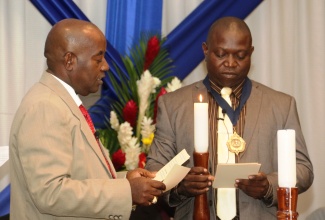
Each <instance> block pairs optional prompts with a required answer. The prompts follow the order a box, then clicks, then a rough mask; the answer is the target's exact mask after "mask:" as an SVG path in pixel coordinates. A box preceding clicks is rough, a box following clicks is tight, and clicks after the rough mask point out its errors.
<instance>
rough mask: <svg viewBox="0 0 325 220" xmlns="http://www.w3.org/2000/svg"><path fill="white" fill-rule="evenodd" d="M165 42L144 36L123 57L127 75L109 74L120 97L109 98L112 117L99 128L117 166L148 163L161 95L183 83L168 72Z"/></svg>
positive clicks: (131, 166) (168, 65)
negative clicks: (103, 126) (102, 127)
mask: <svg viewBox="0 0 325 220" xmlns="http://www.w3.org/2000/svg"><path fill="white" fill-rule="evenodd" d="M162 43H163V40H161V39H160V38H159V37H158V36H152V37H144V38H143V39H141V40H140V42H139V45H137V46H135V48H133V49H131V50H130V56H125V57H122V61H123V63H124V65H125V67H126V70H127V72H128V76H124V75H123V74H122V73H121V71H119V70H118V69H117V70H118V73H119V74H118V76H114V75H113V74H109V77H110V81H111V82H112V85H113V87H114V91H115V92H116V94H117V98H116V99H114V100H111V101H110V102H111V108H112V111H111V112H110V118H109V119H107V123H106V128H105V129H101V130H100V131H99V132H100V133H101V134H100V138H101V141H102V143H103V144H104V146H105V147H107V148H108V150H109V151H110V155H111V156H112V162H113V164H114V167H115V169H116V170H132V169H135V168H137V167H141V168H143V167H144V166H145V163H146V156H147V153H148V151H149V148H150V145H151V143H152V140H153V138H154V131H155V122H156V114H157V101H158V98H159V97H160V96H161V95H164V94H166V93H167V92H172V91H175V90H176V89H178V88H180V87H181V82H180V80H179V79H177V78H176V77H174V78H173V77H171V76H169V75H168V74H169V73H170V72H171V70H172V68H173V66H172V65H171V63H172V60H171V59H170V58H169V57H168V52H167V50H166V49H164V48H162V47H161V45H162Z"/></svg>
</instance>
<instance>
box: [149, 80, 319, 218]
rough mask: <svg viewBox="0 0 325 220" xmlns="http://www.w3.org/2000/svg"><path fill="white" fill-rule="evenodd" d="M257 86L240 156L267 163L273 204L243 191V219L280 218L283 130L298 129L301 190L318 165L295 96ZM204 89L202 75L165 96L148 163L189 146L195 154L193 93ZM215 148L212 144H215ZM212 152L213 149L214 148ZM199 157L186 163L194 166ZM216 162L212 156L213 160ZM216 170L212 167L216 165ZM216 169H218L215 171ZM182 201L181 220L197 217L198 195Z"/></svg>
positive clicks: (166, 158) (212, 214) (158, 164)
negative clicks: (279, 138)
mask: <svg viewBox="0 0 325 220" xmlns="http://www.w3.org/2000/svg"><path fill="white" fill-rule="evenodd" d="M252 84H253V85H252V91H251V95H250V97H249V99H248V100H247V103H246V116H245V127H244V132H243V133H244V134H243V138H244V140H245V141H246V150H245V152H243V153H241V154H240V162H241V163H246V162H258V163H261V170H260V171H261V172H264V173H266V174H267V178H268V180H269V181H270V182H271V183H272V185H273V201H272V204H270V205H266V204H265V203H264V202H263V201H262V200H257V199H254V198H252V197H249V196H247V195H246V194H245V193H243V192H242V191H239V212H240V219H241V220H246V219H247V220H252V219H256V220H259V219H263V220H267V219H276V211H277V195H276V193H277V187H278V174H277V170H278V167H277V165H278V163H277V130H279V129H294V130H295V131H296V148H297V150H296V157H297V187H298V189H299V193H302V192H304V191H306V190H307V189H308V188H309V187H310V185H311V184H312V182H313V177H314V176H313V168H312V164H311V161H310V159H309V156H308V152H307V148H306V143H305V140H304V137H303V134H302V131H301V128H300V123H299V118H298V113H297V108H296V103H295V99H294V98H293V97H291V96H289V95H286V94H284V93H281V92H277V91H275V90H273V89H270V88H268V87H266V86H264V85H262V84H260V83H257V82H254V81H252ZM202 89H203V90H204V89H205V87H204V85H203V83H202V81H200V82H197V83H194V84H192V85H189V86H186V87H184V88H181V89H179V90H176V91H175V92H172V93H168V94H166V95H164V96H161V97H160V98H159V105H158V106H159V107H158V118H157V125H156V133H155V138H154V141H153V144H152V146H151V150H150V153H149V156H148V161H147V165H146V168H147V169H149V170H159V169H160V168H161V167H162V166H163V165H164V164H166V163H167V162H169V161H170V160H171V159H172V158H173V157H174V156H175V155H176V154H177V153H178V152H180V151H181V150H182V149H184V148H185V149H186V150H187V152H188V153H189V155H193V151H194V147H193V146H194V129H193V125H194V123H193V117H194V116H193V115H194V113H193V99H192V93H193V92H194V93H195V94H197V91H198V90H200V91H202ZM209 149H210V150H211V147H210V146H209ZM210 156H211V152H210ZM193 165H194V163H193V157H191V158H190V160H189V161H187V162H186V163H185V166H188V167H193ZM209 167H211V159H210V161H209ZM210 171H211V169H210ZM212 174H213V175H214V173H212ZM166 197H167V200H168V202H170V205H177V208H176V213H175V220H178V219H184V220H185V219H191V218H192V215H193V213H192V212H193V204H194V199H193V198H189V199H186V200H185V201H183V202H182V203H181V204H177V203H172V201H170V200H169V194H167V195H166ZM208 197H209V198H208V199H209V204H210V219H215V216H216V214H215V205H214V202H215V199H214V196H213V189H211V190H210V191H209V193H208Z"/></svg>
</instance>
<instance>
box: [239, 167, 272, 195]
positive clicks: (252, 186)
mask: <svg viewBox="0 0 325 220" xmlns="http://www.w3.org/2000/svg"><path fill="white" fill-rule="evenodd" d="M235 187H237V188H239V189H241V190H242V191H243V192H244V193H246V194H247V195H248V196H251V197H253V198H255V199H262V198H263V196H265V194H266V193H267V190H268V188H269V181H268V180H267V178H266V175H265V173H258V174H257V175H250V176H249V177H248V179H237V180H236V183H235Z"/></svg>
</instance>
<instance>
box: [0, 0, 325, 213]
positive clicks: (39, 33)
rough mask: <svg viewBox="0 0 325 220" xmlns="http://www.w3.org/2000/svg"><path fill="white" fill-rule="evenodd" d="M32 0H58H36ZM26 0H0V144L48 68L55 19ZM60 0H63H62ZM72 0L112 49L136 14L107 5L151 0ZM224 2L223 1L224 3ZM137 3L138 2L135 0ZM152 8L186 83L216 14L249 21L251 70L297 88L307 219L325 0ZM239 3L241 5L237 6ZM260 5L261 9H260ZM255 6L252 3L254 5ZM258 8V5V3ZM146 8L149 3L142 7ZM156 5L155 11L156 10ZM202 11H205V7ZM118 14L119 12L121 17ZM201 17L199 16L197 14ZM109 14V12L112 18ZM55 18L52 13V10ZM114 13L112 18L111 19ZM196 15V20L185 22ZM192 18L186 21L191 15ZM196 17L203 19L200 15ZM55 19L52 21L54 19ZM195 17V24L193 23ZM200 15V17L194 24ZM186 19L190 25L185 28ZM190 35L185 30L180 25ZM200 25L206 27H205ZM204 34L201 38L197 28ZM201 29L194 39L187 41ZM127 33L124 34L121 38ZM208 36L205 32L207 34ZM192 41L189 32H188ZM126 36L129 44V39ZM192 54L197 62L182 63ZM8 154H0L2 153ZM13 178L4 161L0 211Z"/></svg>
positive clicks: (323, 192) (213, 0)
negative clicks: (306, 166) (47, 46)
mask: <svg viewBox="0 0 325 220" xmlns="http://www.w3.org/2000/svg"><path fill="white" fill-rule="evenodd" d="M32 2H34V4H35V2H41V3H42V2H56V1H54V0H53V1H41V0H38V1H37V0H35V1H33V0H32ZM32 2H31V1H26V0H1V1H0V51H1V52H0V97H1V98H0V146H8V144H9V140H8V137H9V130H10V126H11V122H12V120H13V116H14V113H15V111H16V109H17V107H18V105H19V103H20V101H21V99H22V97H23V96H24V94H25V93H26V92H27V90H28V89H29V88H30V87H31V86H32V85H33V84H34V83H35V82H37V81H38V80H39V77H40V76H41V74H42V72H43V70H44V69H45V68H46V63H45V59H44V57H43V47H44V41H45V38H46V35H47V33H48V31H49V30H50V28H51V26H52V25H51V20H50V22H49V21H48V20H47V19H46V18H45V17H44V16H43V15H42V14H41V13H40V12H39V10H38V9H37V8H36V7H35V6H34V5H33V4H32ZM58 2H63V1H58ZM67 2H72V3H75V4H76V6H77V7H78V8H80V9H81V11H82V12H83V13H84V14H85V16H86V17H87V18H88V19H89V20H90V21H92V22H93V23H95V24H96V25H97V26H99V28H100V29H101V30H102V31H103V32H104V33H106V36H107V38H108V39H109V40H110V42H112V45H113V48H115V49H116V50H118V51H119V52H120V53H123V51H124V50H125V48H127V47H128V46H130V44H132V39H133V37H134V36H135V35H136V34H137V33H136V32H135V30H136V29H130V28H128V27H130V25H131V26H132V25H133V26H134V25H135V26H136V25H138V24H137V23H136V22H135V23H133V24H130V22H129V21H132V20H131V18H130V16H134V15H132V14H130V13H126V12H123V11H120V14H116V15H115V14H112V13H113V11H110V10H109V8H110V7H108V6H111V7H125V10H130V8H131V11H132V7H138V6H139V4H140V3H141V4H142V5H146V4H147V3H149V2H151V1H150V0H147V1H146V0H142V1H141V0H137V1H131V0H129V1H126V0H124V1H114V0H111V1H108V0H96V3H94V1H92V0H73V1H71V0H69V1H67ZM225 2H226V3H225ZM137 3H139V4H137ZM155 3H156V4H155V5H153V6H152V7H155V9H154V10H153V11H154V12H157V13H154V14H152V15H151V16H156V18H155V20H156V23H155V24H154V27H159V31H161V34H162V36H169V37H170V38H171V39H173V40H174V41H173V42H171V43H170V46H172V48H174V49H172V51H173V52H172V55H174V56H175V57H174V59H177V62H179V63H180V64H182V65H179V67H178V68H176V70H175V72H174V74H175V75H179V77H180V78H181V79H184V80H183V83H184V84H189V83H192V82H194V81H197V80H199V79H202V78H203V77H204V76H205V73H206V71H205V68H204V63H203V62H201V61H202V58H203V55H202V54H201V51H200V50H199V49H198V48H200V47H201V41H203V39H204V36H205V34H206V31H207V28H206V27H207V24H208V23H209V19H211V14H213V13H216V14H217V15H213V16H216V18H217V17H218V16H221V15H237V16H239V17H242V18H245V20H246V22H247V23H248V25H249V26H250V28H251V31H252V35H253V44H254V46H255V51H254V54H253V61H252V68H251V73H250V77H251V78H252V79H255V80H257V81H260V82H262V83H264V84H266V85H268V86H271V87H273V88H275V89H277V90H280V91H283V92H285V93H288V94H290V95H293V96H294V97H295V98H296V99H297V103H298V111H299V114H300V121H301V125H302V128H303V131H304V135H305V139H306V142H307V144H308V150H309V153H310V157H311V159H312V161H313V164H314V172H315V180H314V184H313V185H312V187H311V188H310V189H309V190H308V191H307V192H305V193H303V194H302V195H300V196H299V199H298V212H299V213H300V218H301V219H304V218H305V217H306V216H307V215H309V214H310V213H311V212H312V211H313V210H315V209H317V208H319V207H322V206H325V189H324V187H323V184H324V183H325V173H324V172H323V167H325V160H324V158H323V155H324V154H325V148H324V146H323V142H324V141H323V132H322V131H324V130H325V117H323V112H325V102H324V94H325V86H324V84H325V74H324V70H325V62H324V61H325V43H324V39H325V2H324V1H323V0H299V1H296V0H286V1H281V0H264V1H263V2H261V1H260V0H252V1H244V0H241V1H240V0H228V1H218V0H205V1H203V0H186V1H185V0H183V1H174V0H157V1H155ZM238 7H239V8H240V10H238ZM255 7H256V8H255ZM254 8H255V9H254ZM253 9H254V10H253ZM142 10H144V11H143V13H142V14H146V13H147V11H145V7H144V8H142ZM157 10H158V11H157ZM202 10H205V13H206V14H203V16H202V14H200V11H201V12H202ZM119 16H120V17H119ZM125 16H127V18H130V19H125V22H124V24H123V25H124V26H125V29H124V30H122V32H120V31H121V30H119V26H117V24H116V22H118V21H119V19H121V18H122V19H123V18H125ZM197 16H202V17H200V18H197ZM108 18H109V19H108ZM52 19H53V20H55V17H52ZM112 19H113V20H112ZM189 19H192V20H191V22H188V21H189ZM186 21H187V22H186ZM197 21H199V22H197ZM52 22H53V21H52ZM193 22H194V23H193ZM195 22H196V23H195ZM187 25H190V26H191V27H189V29H187V28H188V26H187ZM183 29H185V31H187V34H186V35H184V33H183V35H182V31H184V30H183ZM200 31H201V32H200ZM198 33H202V34H201V35H202V36H201V37H200V34H198ZM194 35H197V38H196V39H194V40H193V42H195V43H194V44H191V42H187V44H186V41H187V40H188V39H189V38H190V37H191V36H194ZM121 36H122V37H123V38H122V41H118V40H116V39H117V38H121ZM202 37H203V38H202ZM191 40H192V39H191ZM125 42H126V43H125ZM180 47H188V52H184V51H182V53H181V54H178V53H179V50H178V49H179V48H180ZM187 60H190V61H192V60H194V61H195V62H187V64H189V63H194V64H193V65H183V63H184V62H186V61H187ZM99 98H100V92H99V93H97V94H92V95H90V96H89V97H82V99H83V101H84V102H85V104H86V105H87V106H88V107H90V106H91V105H92V104H94V103H95V102H96V101H97V100H98V99H99ZM2 156H4V155H0V158H1V157H2ZM9 193H10V178H9V173H8V163H5V164H4V165H3V166H1V167H0V216H2V215H4V214H6V213H7V212H8V208H9V200H8V196H9Z"/></svg>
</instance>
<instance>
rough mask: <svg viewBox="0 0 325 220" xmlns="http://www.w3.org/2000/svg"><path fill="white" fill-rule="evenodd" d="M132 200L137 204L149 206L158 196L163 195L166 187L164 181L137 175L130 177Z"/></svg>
mask: <svg viewBox="0 0 325 220" xmlns="http://www.w3.org/2000/svg"><path fill="white" fill-rule="evenodd" d="M128 180H129V182H130V186H131V192H132V201H133V204H136V205H144V206H148V205H151V204H152V203H155V202H157V198H155V197H158V196H161V195H162V193H163V191H164V190H165V189H166V186H165V184H164V183H162V182H160V181H156V180H152V179H150V178H145V177H136V178H131V179H129V178H128Z"/></svg>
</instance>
